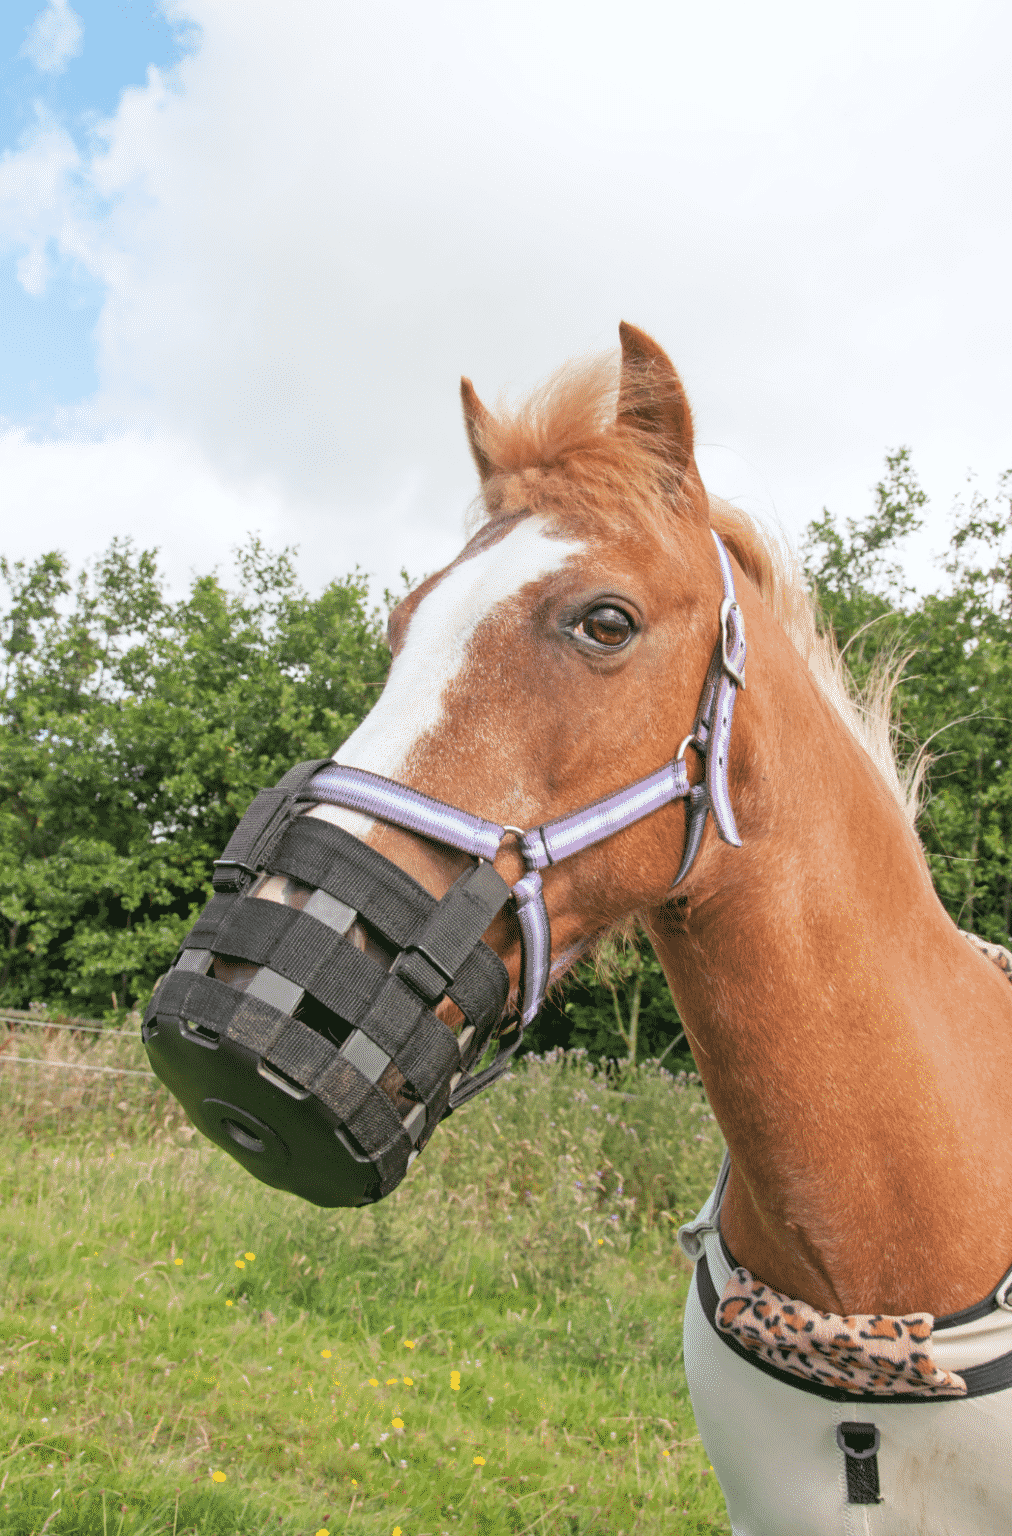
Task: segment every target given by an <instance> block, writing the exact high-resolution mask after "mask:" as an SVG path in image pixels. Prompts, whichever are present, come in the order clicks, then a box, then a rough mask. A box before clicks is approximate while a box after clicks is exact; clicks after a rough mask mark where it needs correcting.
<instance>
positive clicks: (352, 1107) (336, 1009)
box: [142, 530, 746, 1206]
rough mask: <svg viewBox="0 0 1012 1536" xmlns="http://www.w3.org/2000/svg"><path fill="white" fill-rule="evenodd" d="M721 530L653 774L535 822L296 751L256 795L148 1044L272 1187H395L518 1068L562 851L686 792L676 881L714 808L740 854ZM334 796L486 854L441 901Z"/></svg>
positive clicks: (152, 1023)
mask: <svg viewBox="0 0 1012 1536" xmlns="http://www.w3.org/2000/svg"><path fill="white" fill-rule="evenodd" d="M711 532H712V530H711ZM713 539H714V543H715V544H716V547H717V555H718V557H719V560H720V569H721V576H722V580H723V585H724V597H723V601H722V603H721V605H720V633H719V636H718V639H717V643H716V646H715V647H714V651H713V655H712V657H711V660H710V665H709V668H708V670H707V673H706V678H705V681H704V683H703V691H702V695H701V697H700V701H699V708H698V710H697V712H696V719H695V722H694V724H693V727H692V730H691V731H690V733H689V735H688V736H687V737H686V738H685V740H684V741H683V742H682V744H681V746H680V748H679V750H678V753H677V755H676V757H675V758H674V760H673V761H671V762H669V763H666V764H665V765H664V767H663V768H659V769H658V770H657V771H656V772H655V773H652V774H649V775H648V776H647V777H646V778H643V779H638V780H637V781H636V782H635V783H634V784H630V785H628V786H627V787H626V788H625V789H620V790H617V791H616V792H615V793H614V794H611V795H606V796H604V798H603V799H600V800H596V801H594V802H593V803H592V804H591V805H586V806H584V807H583V809H582V810H578V811H573V812H571V813H570V814H569V815H567V816H562V817H559V818H558V819H556V820H555V821H549V822H545V823H544V824H543V825H541V826H538V827H532V828H530V829H529V830H527V831H519V829H517V828H507V827H503V826H501V825H500V824H499V823H498V822H493V821H486V820H484V819H483V818H482V817H480V816H474V815H472V814H471V813H470V812H468V811H462V810H459V809H458V808H457V807H455V806H452V805H447V804H446V803H445V802H443V801H441V800H435V799H433V798H432V797H430V796H429V795H423V794H421V793H420V792H419V791H418V790H414V789H409V788H407V787H406V786H405V785H403V784H398V783H396V782H395V781H394V780H392V779H386V778H383V777H382V776H381V775H379V774H375V773H367V772H365V771H364V770H363V769H361V768H351V767H345V766H344V765H342V764H339V763H335V762H333V761H332V760H331V759H329V758H322V759H318V760H316V761H313V762H307V763H300V764H298V765H297V766H296V767H295V768H293V769H291V770H290V771H289V772H288V773H287V774H285V776H284V777H283V778H282V779H281V781H280V782H279V783H278V784H277V786H276V787H275V788H273V789H265V790H261V791H260V793H259V794H258V795H257V797H256V799H255V800H254V801H253V803H252V805H251V806H250V808H249V810H248V811H247V812H246V814H245V816H244V817H243V819H242V821H241V822H240V823H239V825H238V827H237V828H236V830H235V832H234V833H233V834H232V837H231V838H230V840H229V843H228V846H227V848H226V849H225V851H224V853H223V855H222V857H221V858H220V859H218V860H216V861H215V866H214V880H213V883H214V891H215V894H214V896H213V897H212V898H211V901H210V902H209V903H208V905H207V906H206V907H205V909H204V911H203V912H202V913H201V915H200V917H199V918H198V920H197V922H196V923H195V925H194V927H193V928H192V929H191V930H190V932H189V933H188V934H187V936H186V938H185V939H184V940H183V947H182V953H181V955H180V956H179V958H178V959H177V961H176V963H175V964H174V966H173V967H172V969H171V970H170V971H169V972H168V974H167V975H166V977H165V979H164V980H163V981H162V983H161V985H160V986H159V987H158V988H157V989H156V992H155V995H154V996H153V998H152V1000H151V1003H150V1005H149V1007H148V1010H147V1013H146V1014H145V1016H144V1023H143V1026H142V1038H143V1040H144V1044H145V1046H146V1048H147V1052H148V1057H149V1059H150V1061H151V1065H152V1067H153V1068H154V1070H155V1072H156V1073H157V1075H158V1076H159V1077H160V1078H161V1079H162V1081H163V1082H164V1083H165V1084H166V1085H167V1087H169V1088H170V1089H171V1091H172V1092H173V1093H174V1094H175V1095H176V1097H177V1098H178V1099H180V1100H181V1102H182V1103H183V1105H184V1107H185V1108H186V1110H187V1113H188V1114H189V1115H190V1118H191V1119H192V1120H193V1121H194V1123H195V1124H196V1125H197V1126H198V1128H199V1129H200V1130H202V1131H204V1132H205V1134H206V1135H208V1136H209V1137H210V1138H211V1140H212V1141H215V1142H217V1144H218V1145H219V1146H221V1147H223V1148H224V1149H225V1150H226V1151H227V1152H229V1153H230V1154H231V1155H232V1156H233V1157H235V1158H236V1159H237V1161H239V1162H240V1163H242V1164H243V1166H244V1167H245V1168H247V1169H248V1170H249V1172H251V1173H253V1174H254V1175H255V1176H256V1177H257V1178H259V1179H261V1180H262V1181H263V1182H264V1183H266V1184H271V1185H273V1186H275V1187H276V1188H280V1189H285V1190H288V1191H290V1192H291V1193H293V1194H297V1195H299V1196H301V1197H302V1198H303V1199H307V1200H311V1201H313V1202H314V1203H315V1204H317V1205H323V1206H335V1205H364V1204H368V1203H370V1202H372V1201H375V1200H378V1199H381V1198H382V1197H383V1196H384V1195H386V1194H388V1193H389V1192H390V1191H391V1190H392V1189H393V1188H394V1187H395V1186H396V1185H397V1184H398V1183H399V1182H400V1180H401V1179H402V1178H403V1177H404V1174H405V1172H406V1171H407V1168H408V1166H409V1164H410V1163H411V1161H412V1160H413V1158H414V1157H415V1156H417V1154H418V1152H419V1151H420V1150H421V1148H422V1147H423V1146H424V1145H425V1143H426V1141H427V1140H428V1139H429V1137H430V1136H431V1134H432V1132H433V1130H434V1129H435V1127H436V1125H437V1124H438V1123H439V1121H440V1120H441V1119H442V1118H443V1117H444V1116H445V1115H447V1114H450V1113H452V1111H453V1110H454V1109H456V1108H458V1107H459V1105H461V1104H463V1103H466V1102H467V1100H468V1099H470V1098H473V1097H474V1095H475V1094H476V1093H479V1092H480V1091H481V1090H482V1089H483V1088H485V1087H487V1086H488V1085H489V1084H490V1083H492V1082H494V1081H495V1080H496V1078H498V1077H500V1076H501V1075H502V1073H503V1071H504V1070H505V1069H506V1066H507V1064H508V1062H509V1060H510V1058H511V1057H512V1056H513V1055H514V1053H515V1052H516V1050H517V1048H518V1046H519V1045H520V1042H521V1040H522V1038H523V1033H524V1030H525V1028H526V1027H527V1025H528V1024H530V1023H531V1022H532V1020H533V1019H534V1018H535V1017H536V1015H537V1013H538V1010H539V1009H540V1007H541V1004H542V1002H543V1001H544V995H545V989H546V987H547V985H548V980H549V971H550V965H551V949H552V944H551V927H550V924H549V918H548V909H547V907H546V906H545V899H544V893H543V890H542V885H541V871H542V870H543V869H546V868H547V867H548V866H549V865H550V864H557V863H559V862H560V861H561V860H562V859H565V858H569V857H570V856H571V855H573V854H575V853H580V852H582V850H583V849H584V848H590V847H592V846H593V845H594V844H595V843H599V842H602V841H603V840H604V839H605V838H607V837H611V836H612V835H613V834H614V833H616V832H620V831H622V830H623V829H624V828H625V827H629V826H632V825H633V824H634V823H635V822H637V821H640V820H642V819H643V817H645V816H649V815H651V814H652V813H653V812H654V811H658V810H660V809H661V807H662V806H665V805H667V804H669V802H671V801H672V800H680V799H687V800H688V802H689V806H688V816H687V832H686V839H685V849H684V852H683V855H682V861H681V865H680V867H679V869H678V873H677V875H676V876H675V881H674V884H675V885H678V884H679V882H680V881H682V880H684V878H685V876H686V875H687V874H688V872H689V870H690V869H691V868H692V865H693V863H694V861H695V858H696V855H697V853H698V852H699V848H700V844H701V843H702V839H703V830H704V828H705V825H706V818H707V816H708V815H709V814H710V813H711V812H712V814H713V819H714V823H715V825H716V828H717V834H718V836H719V837H720V838H721V839H722V840H723V841H724V842H725V843H728V844H730V845H731V846H732V847H735V848H740V847H741V839H740V837H739V836H738V829H737V826H736V825H735V819H734V812H733V810H732V808H731V800H730V795H729V793H728V783H727V771H728V755H729V749H730V741H731V723H732V719H733V716H734V705H735V698H736V695H737V691H738V689H739V688H744V686H745V682H744V678H743V676H742V670H743V668H744V665H745V653H746V647H745V627H744V621H743V618H742V613H741V609H740V607H739V605H738V602H737V600H736V598H735V592H734V578H733V574H732V571H731V562H730V560H729V558H728V554H727V551H726V549H725V548H724V545H723V544H722V543H721V540H720V539H719V537H718V536H717V534H716V533H713ZM690 746H693V747H694V748H695V749H696V750H697V751H698V752H699V753H700V754H701V755H702V758H703V761H704V765H705V773H704V777H703V781H702V782H701V783H699V784H695V785H690V783H689V778H688V773H687V771H686V767H685V753H686V751H687V750H688V748H689V747H690ZM321 802H323V803H327V804H330V805H340V806H344V807H346V808H347V809H349V810H354V811H359V812H362V813H364V814H366V815H369V816H373V817H376V818H378V819H379V820H381V821H386V822H390V823H391V824H392V825H394V826H398V827H402V828H404V829H405V830H406V831H409V832H416V833H418V834H419V835H420V836H422V837H426V838H429V839H431V840H432V841H433V842H438V843H443V844H444V845H446V846H447V847H450V848H456V849H458V850H459V851H460V852H462V853H466V854H469V855H470V856H471V857H472V858H475V859H477V860H478V864H477V866H476V867H475V868H474V869H471V870H469V871H467V872H466V873H465V874H463V875H461V877H460V879H458V880H457V881H456V882H455V884H454V885H452V886H451V887H450V889H449V891H447V893H446V895H445V896H444V897H443V898H442V900H441V901H436V899H435V898H434V897H433V896H431V895H430V894H429V893H428V892H427V891H425V890H424V889H423V887H422V886H420V885H418V884H417V882H416V881H414V880H413V879H412V878H411V877H410V876H409V875H407V874H406V873H405V872H404V870H402V869H401V868H400V867H399V865H396V864H394V863H393V862H392V860H390V859H387V858H386V857H385V856H384V855H383V854H380V853H377V852H376V850H375V849H373V848H370V847H368V846H367V845H366V844H365V843H363V842H361V841H360V840H359V839H358V838H356V837H352V836H351V834H350V833H348V832H345V831H344V830H343V829H342V828H340V827H334V826H331V825H330V824H329V823H328V822H325V821H322V820H320V819H318V818H315V817H314V818H307V817H306V816H305V815H304V812H305V810H306V809H307V808H308V807H309V806H310V805H314V804H320V803H321ZM507 835H511V836H515V837H517V840H518V844H519V848H520V852H521V854H522V856H523V860H524V863H525V865H526V867H527V873H526V874H524V875H523V876H522V878H521V879H520V880H518V881H517V882H516V884H515V885H514V886H513V887H512V889H511V888H510V886H509V885H507V883H506V881H505V880H503V879H502V877H501V876H500V875H499V873H498V872H497V871H496V870H495V869H494V868H493V860H494V859H495V857H496V854H497V853H498V851H499V848H500V846H501V844H502V842H503V839H504V838H505V837H506V836H507ZM265 875H280V876H283V877H287V878H288V879H289V880H293V881H296V882H298V886H297V888H296V895H295V900H296V901H298V900H301V902H302V905H301V906H296V905H294V903H293V905H291V906H282V905H280V904H278V903H276V902H271V901H259V900H248V899H247V898H248V897H249V896H250V895H251V894H253V895H255V890H254V888H253V882H257V883H258V884H259V882H260V878H261V876H265ZM307 887H308V888H310V889H309V893H308V894H307V889H306V888H307ZM510 899H512V900H513V901H514V903H515V906H516V914H517V919H518V922H519V925H520V933H521V941H522V950H523V965H522V984H521V1004H520V1017H519V1020H518V1021H516V1022H515V1024H514V1025H513V1026H512V1027H511V1029H510V1030H508V1031H507V1034H512V1035H513V1039H512V1040H511V1041H510V1043H509V1044H506V1045H501V1046H500V1049H499V1052H498V1054H497V1056H496V1058H495V1060H494V1061H493V1062H492V1064H491V1066H489V1067H487V1068H486V1069H485V1070H484V1071H483V1072H478V1073H475V1074H471V1072H470V1071H469V1068H471V1067H473V1066H474V1065H475V1064H476V1063H477V1062H479V1061H480V1060H481V1057H482V1056H483V1055H484V1053H485V1050H486V1047H487V1045H488V1043H489V1041H490V1039H491V1038H492V1036H493V1032H494V1031H496V1030H497V1029H498V1028H499V1026H500V1025H501V1022H502V1018H503V1013H504V1010H505V1006H506V1001H507V994H508V989H509V982H508V977H507V973H506V969H505V967H504V966H503V964H502V961H501V960H500V959H499V957H498V956H497V955H496V954H495V953H494V951H493V950H491V949H490V948H489V947H488V946H487V945H486V944H485V943H483V941H482V935H483V934H484V933H485V932H486V930H487V929H488V927H489V926H490V924H491V923H492V922H493V920H494V919H495V917H496V916H497V914H498V913H499V912H500V911H501V910H502V908H503V907H504V906H505V905H506V903H507V902H508V901H509V900H510ZM354 924H358V925H359V928H360V929H362V928H364V929H365V930H366V931H367V932H368V935H369V938H370V940H372V942H371V943H370V944H369V945H368V946H367V949H366V950H363V949H362V948H360V947H358V946H357V945H356V944H354V943H352V941H351V940H350V939H349V938H348V937H347V934H348V932H349V930H350V929H351V928H352V926H353V925H354ZM377 949H378V951H379V953H380V955H381V956H385V957H386V958H387V959H388V960H390V962H391V963H389V964H385V963H384V962H383V960H382V959H377V958H376V957H375V955H376V951H377ZM215 957H218V958H220V959H225V960H229V961H233V962H234V961H239V962H241V963H242V968H243V971H244V972H245V973H246V975H247V976H249V972H250V969H251V967H255V970H254V974H253V975H252V977H250V978H249V979H248V980H246V981H240V982H237V983H236V984H234V985H230V984H229V983H227V982H224V981H221V980H219V979H217V978H216V977H215V976H213V975H212V974H209V973H210V972H212V971H213V968H214V960H215ZM391 957H392V958H391ZM444 997H449V998H450V999H451V1000H452V1001H453V1002H454V1003H456V1005H457V1007H458V1008H459V1009H460V1011H461V1012H462V1013H463V1015H464V1020H465V1024H464V1027H463V1028H462V1030H461V1033H460V1034H459V1036H458V1035H454V1034H453V1032H452V1031H451V1030H450V1029H448V1028H447V1026H446V1025H445V1024H443V1022H442V1021H441V1020H440V1019H439V1018H437V1016H436V1014H435V1012H434V1009H435V1007H436V1006H437V1005H438V1004H439V1002H440V1001H441V1000H442V999H443V998H444ZM391 1065H393V1067H395V1068H396V1069H397V1071H398V1072H399V1073H400V1076H401V1078H402V1079H403V1088H402V1089H401V1092H402V1093H403V1094H404V1095H406V1096H407V1097H408V1098H409V1099H412V1100H414V1103H413V1107H412V1108H411V1109H410V1111H409V1112H408V1113H407V1114H406V1115H404V1116H403V1117H402V1116H401V1115H399V1114H398V1112H397V1110H396V1108H395V1107H394V1105H393V1102H392V1100H391V1098H390V1097H389V1095H388V1094H387V1093H386V1092H384V1091H383V1089H382V1088H381V1087H380V1086H379V1084H380V1082H381V1080H382V1079H383V1077H384V1074H385V1073H386V1071H387V1069H388V1068H389V1067H390V1066H391Z"/></svg>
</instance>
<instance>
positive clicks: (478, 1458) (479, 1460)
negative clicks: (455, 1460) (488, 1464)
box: [471, 1456, 485, 1467]
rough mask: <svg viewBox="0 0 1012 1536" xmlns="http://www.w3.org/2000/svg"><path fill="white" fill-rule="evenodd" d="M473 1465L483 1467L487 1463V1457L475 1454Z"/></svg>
mask: <svg viewBox="0 0 1012 1536" xmlns="http://www.w3.org/2000/svg"><path fill="white" fill-rule="evenodd" d="M471 1465H472V1466H473V1467H483V1466H484V1465H485V1458H484V1456H475V1457H474V1459H473V1460H472V1462H471Z"/></svg>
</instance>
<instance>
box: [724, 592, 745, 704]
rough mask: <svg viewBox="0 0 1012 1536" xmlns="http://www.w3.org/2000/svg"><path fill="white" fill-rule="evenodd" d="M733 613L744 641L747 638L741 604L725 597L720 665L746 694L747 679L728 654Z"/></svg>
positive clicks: (735, 599) (734, 599)
mask: <svg viewBox="0 0 1012 1536" xmlns="http://www.w3.org/2000/svg"><path fill="white" fill-rule="evenodd" d="M732 613H734V614H735V615H736V616H737V620H738V624H739V626H740V628H741V634H742V639H744V637H745V619H744V616H743V614H742V611H741V604H740V603H739V602H738V600H737V598H734V597H725V599H724V601H723V602H722V603H721V605H720V663H721V666H722V667H723V668H724V671H725V672H726V673H727V675H728V677H729V678H730V679H731V681H732V682H733V683H737V684H738V687H739V688H740V689H742V691H743V692H744V689H745V679H744V678H743V677H742V675H741V673H740V672H739V670H738V668H737V667H736V666H734V665H733V663H732V661H731V658H730V657H729V656H728V654H727V621H728V619H729V618H730V617H731V614H732Z"/></svg>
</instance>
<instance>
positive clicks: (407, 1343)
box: [401, 1339, 415, 1349]
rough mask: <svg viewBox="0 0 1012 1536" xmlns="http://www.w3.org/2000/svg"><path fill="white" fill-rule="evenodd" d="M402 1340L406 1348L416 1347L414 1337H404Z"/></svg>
mask: <svg viewBox="0 0 1012 1536" xmlns="http://www.w3.org/2000/svg"><path fill="white" fill-rule="evenodd" d="M401 1342H402V1343H403V1345H404V1348H405V1349H414V1347H415V1341H414V1339H403V1340H402V1341H401Z"/></svg>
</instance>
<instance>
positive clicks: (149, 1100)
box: [0, 1009, 174, 1135]
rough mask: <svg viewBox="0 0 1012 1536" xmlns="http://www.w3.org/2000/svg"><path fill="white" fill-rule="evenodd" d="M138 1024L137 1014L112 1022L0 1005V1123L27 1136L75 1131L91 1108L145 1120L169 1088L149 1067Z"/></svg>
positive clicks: (121, 1118) (118, 1117)
mask: <svg viewBox="0 0 1012 1536" xmlns="http://www.w3.org/2000/svg"><path fill="white" fill-rule="evenodd" d="M139 1022H140V1021H139V1018H138V1017H137V1015H136V1014H134V1015H133V1016H128V1019H127V1021H126V1022H125V1024H123V1025H117V1024H114V1023H113V1024H102V1022H101V1021H100V1020H98V1019H68V1018H67V1017H66V1016H61V1017H60V1018H58V1019H50V1018H48V1017H46V1015H45V1014H43V1013H41V1012H40V1011H39V1010H32V1012H31V1013H27V1014H26V1013H21V1012H19V1011H17V1010H14V1009H3V1010H0V1120H2V1121H3V1123H4V1124H5V1125H7V1126H8V1127H10V1128H11V1129H19V1130H20V1131H27V1132H28V1134H29V1135H31V1134H33V1131H34V1129H35V1128H38V1129H40V1130H41V1129H42V1126H43V1125H46V1126H47V1127H48V1128H49V1129H50V1130H54V1129H56V1130H67V1131H72V1130H73V1129H74V1127H75V1123H77V1122H78V1121H79V1117H81V1116H89V1117H93V1116H94V1114H95V1113H96V1112H98V1113H100V1114H101V1115H102V1116H103V1118H104V1117H107V1116H109V1115H111V1116H113V1118H114V1119H115V1120H116V1121H117V1122H121V1123H125V1121H126V1120H127V1119H131V1120H132V1119H133V1118H134V1117H135V1116H136V1115H137V1114H140V1115H141V1116H143V1117H144V1118H145V1119H146V1118H147V1116H148V1115H149V1114H150V1113H153V1112H155V1111H156V1109H158V1107H159V1106H160V1105H161V1100H162V1099H163V1098H165V1097H166V1090H165V1089H164V1087H163V1085H162V1083H161V1082H160V1081H159V1079H158V1078H157V1077H156V1076H155V1074H154V1073H153V1072H152V1071H151V1070H150V1068H149V1067H148V1065H147V1061H146V1058H145V1055H144V1050H143V1045H142V1041H141V1036H140V1030H139V1028H138V1025H139ZM173 1102H174V1101H173ZM81 1123H84V1122H81ZM106 1123H108V1122H106Z"/></svg>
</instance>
